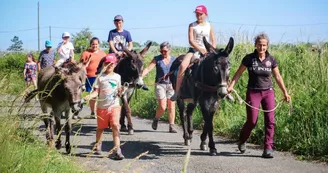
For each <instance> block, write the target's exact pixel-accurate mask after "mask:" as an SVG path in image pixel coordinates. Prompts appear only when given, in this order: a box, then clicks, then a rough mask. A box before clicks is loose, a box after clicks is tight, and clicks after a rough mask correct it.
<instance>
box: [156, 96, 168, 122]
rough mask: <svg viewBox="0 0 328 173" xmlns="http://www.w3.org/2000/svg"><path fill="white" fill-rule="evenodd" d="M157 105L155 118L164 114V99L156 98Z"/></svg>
mask: <svg viewBox="0 0 328 173" xmlns="http://www.w3.org/2000/svg"><path fill="white" fill-rule="evenodd" d="M157 102H158V107H157V109H156V117H155V118H156V119H160V118H161V116H162V115H163V114H164V112H165V109H166V99H158V100H157Z"/></svg>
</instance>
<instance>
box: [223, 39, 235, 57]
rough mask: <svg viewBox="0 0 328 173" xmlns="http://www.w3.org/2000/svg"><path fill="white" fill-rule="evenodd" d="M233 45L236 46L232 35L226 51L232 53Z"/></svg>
mask: <svg viewBox="0 0 328 173" xmlns="http://www.w3.org/2000/svg"><path fill="white" fill-rule="evenodd" d="M233 47H234V40H233V38H232V37H230V39H229V43H228V44H227V47H226V48H225V49H224V51H225V52H226V53H228V54H230V53H231V52H232V49H233Z"/></svg>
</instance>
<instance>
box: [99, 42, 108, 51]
mask: <svg viewBox="0 0 328 173" xmlns="http://www.w3.org/2000/svg"><path fill="white" fill-rule="evenodd" d="M100 47H101V48H105V49H108V48H109V44H108V42H107V41H102V42H101V43H100Z"/></svg>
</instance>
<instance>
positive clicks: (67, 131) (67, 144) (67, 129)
mask: <svg viewBox="0 0 328 173" xmlns="http://www.w3.org/2000/svg"><path fill="white" fill-rule="evenodd" d="M65 115H66V124H65V134H66V141H65V148H66V153H67V154H70V153H71V148H72V147H71V143H70V135H71V129H72V122H71V120H72V114H71V113H70V109H68V110H66V111H65Z"/></svg>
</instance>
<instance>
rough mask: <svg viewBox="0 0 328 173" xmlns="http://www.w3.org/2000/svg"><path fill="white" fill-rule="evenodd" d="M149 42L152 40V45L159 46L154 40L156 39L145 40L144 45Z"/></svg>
mask: <svg viewBox="0 0 328 173" xmlns="http://www.w3.org/2000/svg"><path fill="white" fill-rule="evenodd" d="M149 42H152V44H151V45H152V46H159V44H158V43H157V42H156V41H151V40H147V41H146V42H145V43H144V46H146V45H147V44H148V43H149Z"/></svg>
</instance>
